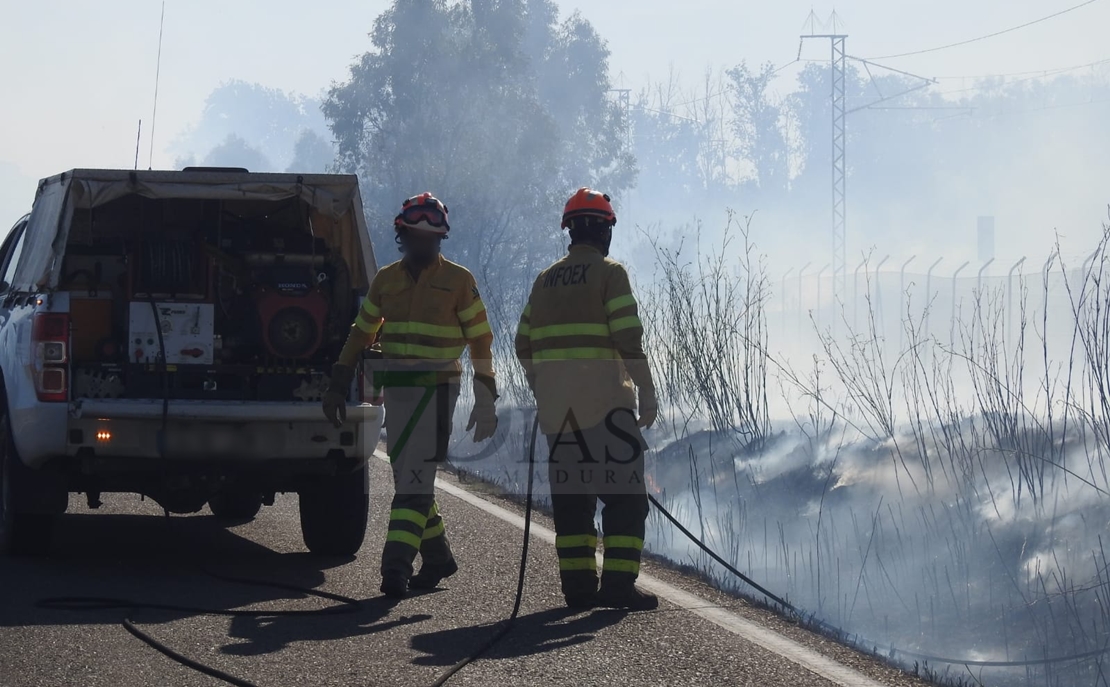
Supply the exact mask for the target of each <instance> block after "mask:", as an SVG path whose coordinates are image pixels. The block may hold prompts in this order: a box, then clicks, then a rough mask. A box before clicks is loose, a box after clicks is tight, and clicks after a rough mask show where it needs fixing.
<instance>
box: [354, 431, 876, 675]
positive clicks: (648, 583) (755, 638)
mask: <svg viewBox="0 0 1110 687" xmlns="http://www.w3.org/2000/svg"><path fill="white" fill-rule="evenodd" d="M374 455H376V456H378V457H379V458H381V459H383V460H385V461H387V462H388V461H389V458H388V457H387V456H386V455H385V454H383V453H382V452H381V451H375V452H374ZM436 486H437V488H439V489H441V490H442V491H445V492H447V493H448V494H450V495H452V496H454V497H456V498H458V499H461V500H463V501H466V502H467V503H469V504H470V505H472V506H474V507H475V508H479V509H481V510H483V511H485V512H486V513H489V514H490V515H492V516H494V517H495V518H497V519H499V520H503V521H505V522H507V523H509V524H510V525H513V526H515V527H517V528H519V529H521V530H523V529H524V517H523V516H520V515H517V514H516V513H513V512H512V511H509V510H506V509H504V508H502V507H501V506H498V505H496V504H494V503H491V502H489V501H487V500H486V499H484V498H482V497H480V496H477V495H475V494H472V493H471V492H469V491H467V490H466V489H463V488H462V487H458V486H456V485H454V484H451V483H450V482H446V481H444V480H438V481H437V482H436ZM531 531H532V536H534V537H536V538H538V539H542V540H543V541H545V542H547V543H548V544H551V545H552V546H554V545H555V532H554V531H552V530H550V529H548V528H546V527H544V526H543V525H539V524H537V523H536V522H534V521H533V522H532V530H531ZM597 558H598V566H599V567H600V565H601V562H602V561H601V554H598V557H597ZM638 582H639V584H640V585H641V586H642V587H643V588H644V589H646V590H648V591H650V592H652V593H654V594H656V595H657V596H660V597H662V598H664V599H666V600H668V601H670V602H671V603H673V604H674V605H676V606H678V607H679V608H683V609H686V610H687V611H689V612H690V613H693V614H694V615H696V616H699V617H701V618H704V619H705V620H708V621H709V622H711V623H713V624H714V625H716V626H718V627H720V628H722V629H724V630H728V631H729V632H731V633H733V634H735V635H737V636H739V637H742V638H743V639H745V640H747V641H749V642H751V643H752V644H756V645H758V646H761V647H763V648H764V649H766V650H767V651H770V652H771V653H774V654H777V655H779V656H782V657H783V658H785V659H786V660H788V661H791V662H793V663H796V664H798V665H799V666H801V667H803V668H805V669H806V670H808V671H810V672H812V673H814V674H816V675H818V676H819V677H822V678H824V679H826V680H828V681H830V682H832V683H834V684H837V685H841V686H842V687H884V686H883V684H882V683H880V682H876V681H874V680H872V679H871V678H869V677H867V676H866V675H864V674H862V673H860V672H857V671H855V670H852V669H851V668H848V667H847V666H844V665H841V664H840V663H837V662H836V661H834V660H832V659H831V658H828V657H826V656H824V655H822V654H819V653H817V652H816V651H813V650H812V649H810V648H808V647H805V646H803V645H801V644H799V643H797V642H795V641H794V640H792V639H790V638H788V637H784V636H783V635H780V634H779V633H777V632H775V631H773V630H769V629H767V628H766V627H763V626H762V625H758V624H756V623H753V622H752V621H750V620H747V619H746V618H742V617H740V616H738V615H736V614H735V613H731V612H729V611H728V610H726V609H724V608H721V607H720V606H714V605H713V604H712V603H711V602H710V601H708V600H706V599H703V598H701V597H699V596H695V595H694V594H691V593H689V592H687V591H684V590H682V589H679V588H678V587H675V586H674V585H671V584H668V583H667V582H664V581H663V580H660V579H659V578H657V577H652V576H651V575H648V574H646V573H641V574H640V577H639V580H638Z"/></svg>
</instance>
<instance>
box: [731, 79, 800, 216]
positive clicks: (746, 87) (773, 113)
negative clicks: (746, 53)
mask: <svg viewBox="0 0 1110 687" xmlns="http://www.w3.org/2000/svg"><path fill="white" fill-rule="evenodd" d="M774 76H775V67H774V65H772V64H770V63H766V64H764V65H763V66H761V67H760V68H759V71H758V72H755V73H753V72H752V71H751V70H750V69H749V68H748V65H747V63H746V62H741V63H740V64H739V65H738V66H736V67H734V68H732V69H730V70H728V77H729V84H728V88H729V92H730V94H731V95H732V113H733V120H732V130H733V134H734V135H735V137H736V141H737V148H738V149H737V153H738V154H739V156H740V158H741V159H743V160H745V161H747V162H748V163H749V164H751V166H752V167H753V168H754V171H755V181H756V184H757V185H758V186H759V189H760V191H762V192H763V193H764V194H771V195H781V194H783V193H785V192H786V191H787V189H788V188H789V186H790V151H789V148H788V146H787V142H786V137H785V135H784V133H783V119H784V117H783V112H782V108H781V106H780V105H779V104H778V103H775V102H773V101H772V96H771V94H770V92H769V91H768V87H769V86H770V83H771V79H773V78H774Z"/></svg>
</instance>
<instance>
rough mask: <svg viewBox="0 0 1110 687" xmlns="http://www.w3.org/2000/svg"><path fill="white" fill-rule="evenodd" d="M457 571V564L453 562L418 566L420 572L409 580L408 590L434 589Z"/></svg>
mask: <svg viewBox="0 0 1110 687" xmlns="http://www.w3.org/2000/svg"><path fill="white" fill-rule="evenodd" d="M458 571H459V564H458V563H456V562H455V561H454V560H450V561H448V562H446V563H438V564H435V565H433V564H430V563H425V564H424V565H422V566H420V572H418V573H416V576H415V577H413V578H412V579H411V580H409V589H435V588H436V587H437V586H438V585H439V583H440V582H442V581H443V580H445V579H447V578H448V577H451V576H452V575H454V574H455V573H457V572H458Z"/></svg>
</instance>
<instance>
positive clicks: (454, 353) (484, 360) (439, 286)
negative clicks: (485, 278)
mask: <svg viewBox="0 0 1110 687" xmlns="http://www.w3.org/2000/svg"><path fill="white" fill-rule="evenodd" d="M374 334H380V336H379V341H380V342H381V346H382V355H383V356H384V357H385V358H387V359H390V360H396V361H400V362H403V363H407V364H419V363H425V364H429V363H430V365H431V366H433V367H437V368H441V369H449V370H454V371H460V370H461V369H462V366H461V365H460V363H459V357H460V356H461V355H462V354H463V351H465V350H466V347H467V346H468V345H469V346H470V357H471V360H472V362H473V364H474V372H475V373H476V374H483V375H488V376H491V377H492V376H493V374H494V372H493V354H492V352H491V347H492V345H493V331H492V330H491V329H490V325H489V320H488V319H487V316H486V306H485V305H484V304H483V303H482V298H481V296H480V295H479V293H478V285H477V283H476V282H475V281H474V275H472V274H471V273H470V271H469V270H467V269H466V268H465V267H463V266H462V265H457V264H455V263H453V262H451V261H450V260H446V259H444V258H443V257H442V256H440V257H438V258H437V260H436V261H435V262H433V263H432V264H431V265H429V266H428V267H426V268H424V270H423V271H422V272H421V273H420V277H419V279H418V280H415V281H414V280H413V278H412V275H411V274H410V273H409V271H408V269H407V268H406V267H405V265H404V264H403V262H402V261H400V260H399V261H397V262H395V263H393V264H391V265H387V266H385V267H383V268H382V269H381V270H379V271H378V273H377V275H375V276H374V280H373V282H371V283H370V290H369V291H368V292H367V294H366V298H365V299H363V301H362V306H361V308H360V310H359V313H358V316H357V317H356V318H355V322H354V324H353V325H352V326H351V334H350V337H349V338H348V346H345V347H344V350H343V354H341V356H340V361H339V362H341V363H345V364H352V363H353V359H352V360H346V359H345V358H346V357H349V356H351V355H352V354H351V352H350V351H349V350H348V349H356V350H354V355H357V353H358V352H360V351H361V350H362V348H365V346H366V343H367V342H369V340H370V339H371V338H372V337H373V335H374ZM360 339H361V341H362V346H355V345H351V342H352V340H356V341H357V340H360Z"/></svg>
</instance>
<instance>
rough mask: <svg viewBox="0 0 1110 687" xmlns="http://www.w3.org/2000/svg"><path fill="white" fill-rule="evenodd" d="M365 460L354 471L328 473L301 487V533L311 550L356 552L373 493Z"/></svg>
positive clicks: (339, 553) (341, 553)
mask: <svg viewBox="0 0 1110 687" xmlns="http://www.w3.org/2000/svg"><path fill="white" fill-rule="evenodd" d="M367 477H368V474H367V468H366V461H362V462H361V463H360V464H359V467H358V468H356V469H355V470H353V471H351V472H346V473H342V474H339V475H335V476H334V477H327V478H324V479H322V480H320V481H319V482H316V483H314V484H312V485H311V486H307V485H306V487H305V488H304V489H302V490H301V491H300V492H299V493H298V496H299V497H300V511H301V534H302V536H303V537H304V543H305V546H307V547H308V550H309V551H311V552H312V553H315V554H319V555H323V556H353V555H354V554H355V553H357V552H358V550H359V549H360V548H362V540H363V538H364V537H365V536H366V520H367V513H368V511H369V508H370V496H369V494H367V491H368V488H367V487H368V484H367Z"/></svg>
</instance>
